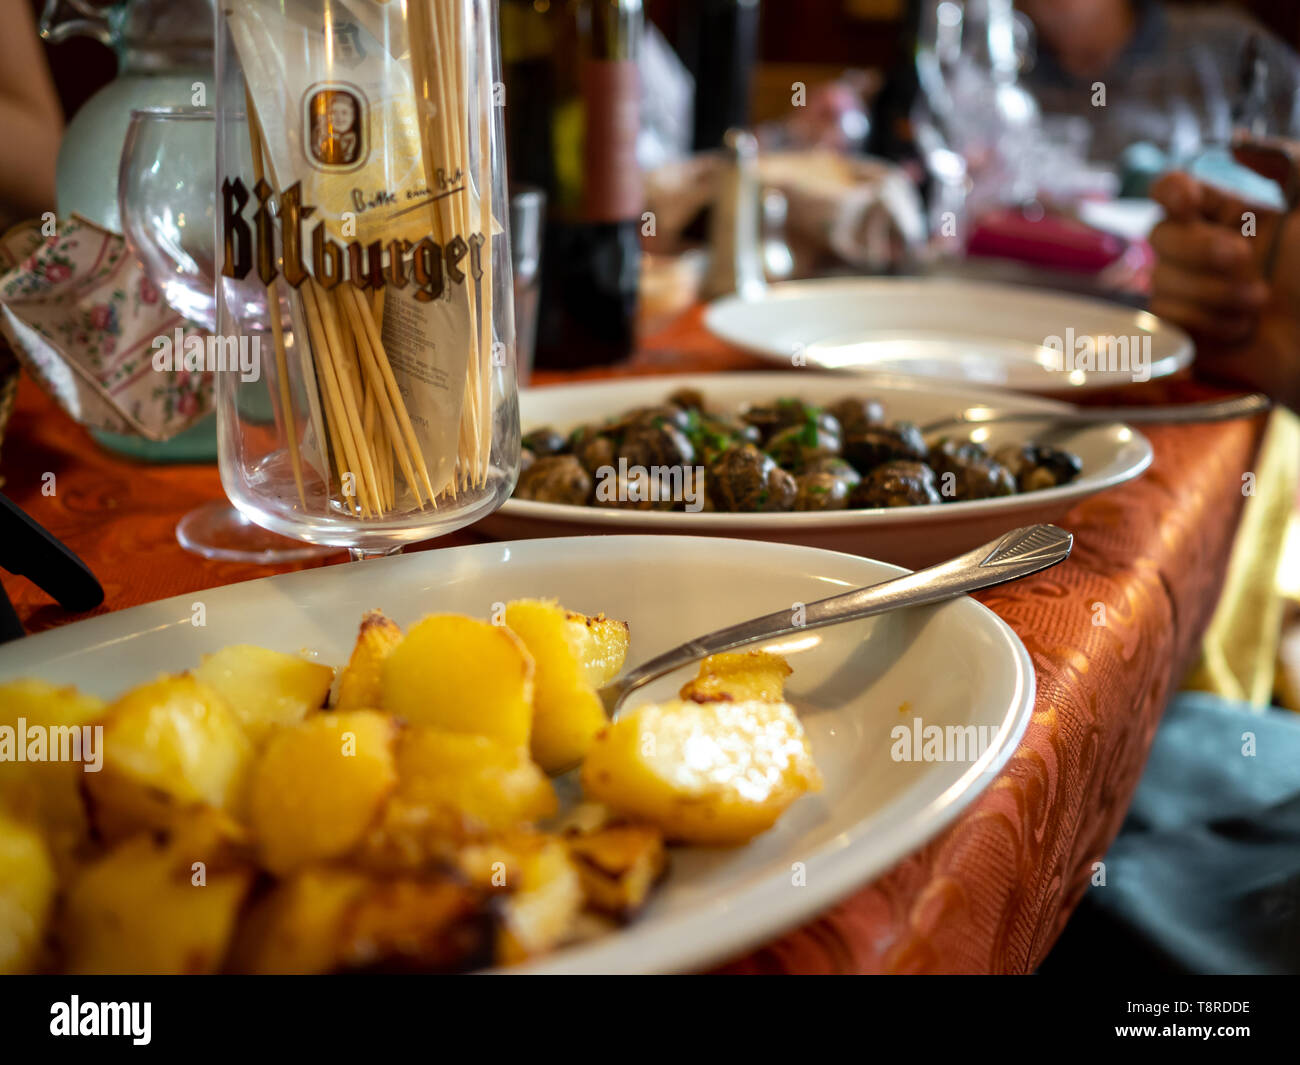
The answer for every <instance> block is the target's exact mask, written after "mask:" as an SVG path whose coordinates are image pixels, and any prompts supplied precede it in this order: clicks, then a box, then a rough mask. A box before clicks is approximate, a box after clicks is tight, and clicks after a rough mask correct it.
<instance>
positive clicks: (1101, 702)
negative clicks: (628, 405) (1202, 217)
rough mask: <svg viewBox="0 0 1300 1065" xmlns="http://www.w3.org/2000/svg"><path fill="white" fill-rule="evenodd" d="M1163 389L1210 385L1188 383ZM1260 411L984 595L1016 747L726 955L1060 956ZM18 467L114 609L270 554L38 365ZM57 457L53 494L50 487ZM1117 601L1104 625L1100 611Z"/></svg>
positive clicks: (689, 352)
mask: <svg viewBox="0 0 1300 1065" xmlns="http://www.w3.org/2000/svg"><path fill="white" fill-rule="evenodd" d="M760 366H761V364H759V363H757V362H755V361H754V360H752V359H751V358H749V357H748V356H746V355H743V354H741V353H739V352H736V351H733V350H730V349H728V348H726V347H725V346H724V345H722V344H721V343H719V342H717V341H714V340H712V339H711V338H709V337H708V336H707V334H705V333H704V332H703V330H702V329H701V328H700V325H699V319H698V313H690V314H687V315H686V316H684V317H683V318H682V319H680V320H679V321H677V322H676V323H674V324H673V325H671V326H670V327H668V328H667V329H664V330H662V331H660V332H659V333H658V334H656V335H655V336H654V337H653V338H651V339H650V340H649V341H648V342H647V343H646V345H645V346H644V348H643V350H642V351H641V352H640V353H639V354H638V355H637V356H636V358H634V359H633V360H631V361H630V362H629V363H628V364H627V365H625V366H622V367H619V368H618V369H617V370H613V371H610V370H606V371H600V372H598V374H596V375H602V374H610V373H671V372H685V371H712V370H730V369H754V368H760ZM573 376H575V375H567V376H565V375H558V374H548V375H539V378H538V381H539V383H543V384H545V383H554V382H556V381H560V380H569V379H572V377H573ZM1153 392H1154V393H1156V394H1159V395H1163V396H1167V397H1168V398H1175V399H1190V398H1202V397H1203V395H1204V394H1205V390H1204V389H1202V388H1201V387H1200V386H1198V385H1194V384H1191V383H1186V382H1184V383H1176V384H1173V385H1166V386H1162V387H1160V388H1158V389H1151V388H1148V393H1149V394H1150V393H1153ZM1262 430H1263V423H1262V421H1251V422H1231V423H1227V424H1222V425H1207V426H1182V427H1157V428H1153V429H1150V430H1148V431H1147V435H1148V436H1149V437H1150V439H1151V442H1152V444H1153V446H1154V447H1155V453H1156V458H1155V464H1154V466H1153V467H1152V469H1151V471H1150V472H1149V473H1148V474H1147V475H1146V476H1145V477H1144V478H1143V479H1142V480H1140V481H1138V482H1137V483H1134V484H1130V485H1127V486H1124V487H1122V488H1118V489H1114V490H1112V491H1110V492H1107V493H1105V494H1103V495H1101V496H1098V497H1096V498H1094V499H1092V500H1090V501H1088V502H1085V503H1083V504H1082V505H1080V506H1079V507H1077V508H1076V509H1075V510H1073V511H1072V512H1071V513H1070V514H1069V516H1068V517H1067V518H1066V519H1065V520H1064V521H1063V522H1062V524H1064V525H1065V526H1066V527H1068V528H1069V529H1071V530H1072V531H1073V532H1074V533H1075V537H1076V548H1075V552H1074V555H1073V557H1072V558H1071V559H1070V560H1069V562H1067V563H1066V564H1064V565H1062V566H1060V567H1058V568H1056V569H1054V570H1052V571H1050V572H1049V573H1047V574H1044V575H1042V576H1039V577H1036V578H1031V579H1029V580H1026V581H1022V582H1020V583H1018V584H1015V585H1011V586H1008V587H1007V588H1005V589H1001V590H995V591H993V592H991V593H988V594H986V595H984V596H982V597H981V598H982V600H983V601H984V602H985V603H986V604H987V605H988V606H990V607H991V608H992V609H993V610H995V611H997V613H998V614H1000V615H1001V616H1002V617H1003V618H1005V619H1006V621H1007V622H1008V623H1009V624H1010V625H1011V626H1012V628H1014V629H1015V630H1016V632H1017V633H1019V635H1020V638H1021V639H1022V640H1024V642H1025V646H1026V647H1028V649H1029V653H1030V654H1031V656H1032V657H1033V660H1034V665H1035V668H1036V670H1037V673H1038V705H1037V708H1036V712H1035V714H1034V718H1033V721H1032V723H1031V724H1030V726H1029V731H1028V733H1027V734H1026V736H1025V739H1024V742H1023V743H1021V745H1020V748H1019V750H1018V751H1017V752H1016V755H1015V757H1014V758H1013V759H1012V761H1011V763H1010V764H1009V765H1008V767H1007V768H1006V769H1005V770H1004V771H1003V773H1002V774H1001V776H1000V777H999V778H998V780H997V781H996V782H995V783H994V785H993V786H992V787H991V788H989V790H988V791H987V792H986V793H985V794H984V795H982V796H981V797H980V798H979V800H977V801H976V802H975V803H974V804H973V806H972V807H971V808H970V809H969V810H968V811H967V812H966V813H965V814H964V815H963V816H962V817H961V818H960V819H959V820H958V821H957V822H956V823H955V824H954V825H953V826H952V827H951V828H950V829H948V830H947V831H946V832H944V833H943V834H942V835H941V836H940V837H938V838H937V839H936V840H934V841H933V842H932V843H931V844H930V845H928V846H927V847H925V848H924V849H923V850H921V851H919V852H918V853H916V854H914V855H912V856H911V857H909V858H908V859H906V860H905V861H903V862H902V863H900V864H899V865H898V866H897V867H896V868H895V869H893V870H892V871H891V872H890V873H888V874H887V875H885V876H883V877H881V878H880V879H878V880H876V881H875V882H874V883H871V884H868V885H866V886H864V887H862V888H861V889H860V890H859V891H858V892H857V893H856V894H854V895H852V896H851V897H849V898H847V899H845V900H844V901H843V902H841V903H840V904H839V905H838V906H836V907H835V908H834V909H832V910H830V911H829V912H827V913H825V914H823V915H822V916H821V917H820V918H818V919H817V920H816V921H813V922H812V923H811V924H808V925H806V926H804V927H803V928H800V929H797V930H795V931H792V932H790V933H788V934H786V935H785V936H783V937H782V938H781V939H779V940H777V941H775V942H773V943H770V944H769V945H768V946H766V947H764V948H762V949H761V950H758V951H757V952H755V953H753V954H750V955H749V956H747V957H745V958H742V959H739V960H737V961H735V962H733V963H732V964H730V965H729V966H727V967H726V971H729V972H817V973H822V972H1014V973H1023V972H1030V971H1032V970H1033V969H1034V968H1035V967H1036V966H1037V965H1038V963H1039V962H1040V961H1042V959H1043V957H1044V956H1045V955H1046V954H1047V952H1048V950H1049V949H1050V948H1051V946H1052V944H1053V942H1054V941H1055V940H1056V937H1057V935H1058V934H1059V933H1060V931H1061V928H1062V927H1063V925H1064V923H1065V921H1066V920H1067V918H1068V917H1069V915H1070V913H1071V911H1072V910H1073V908H1074V906H1075V904H1076V903H1077V902H1078V900H1079V899H1080V897H1081V896H1082V894H1083V892H1084V891H1085V890H1087V887H1088V883H1089V878H1090V875H1091V873H1092V869H1093V863H1094V862H1097V861H1099V860H1100V859H1101V858H1102V856H1103V855H1104V854H1105V852H1106V850H1107V848H1108V846H1109V844H1110V842H1111V840H1112V839H1113V838H1114V836H1115V834H1116V832H1117V831H1118V830H1119V826H1120V822H1121V821H1122V820H1123V817H1124V813H1125V810H1126V809H1127V807H1128V804H1129V801H1130V799H1131V798H1132V795H1133V791H1134V788H1135V787H1136V786H1137V781H1138V776H1139V775H1140V773H1141V771H1142V767H1143V764H1144V763H1145V761H1146V755H1147V750H1148V748H1149V746H1150V743H1151V739H1152V736H1153V734H1154V732H1155V729H1156V725H1157V723H1158V722H1159V719H1160V714H1161V711H1162V709H1163V707H1164V704H1165V701H1166V700H1167V698H1168V697H1169V695H1170V693H1171V691H1172V690H1173V688H1174V687H1175V686H1176V684H1177V682H1178V679H1179V678H1180V677H1181V675H1182V673H1183V671H1184V670H1185V669H1186V667H1187V666H1188V665H1189V664H1190V663H1191V661H1192V660H1193V659H1194V657H1195V654H1196V650H1197V646H1198V642H1199V637H1200V635H1201V633H1202V630H1203V629H1204V627H1205V625H1206V623H1207V622H1208V620H1209V617H1210V615H1211V613H1212V611H1213V609H1214V605H1215V602H1216V599H1217V595H1218V590H1219V587H1220V584H1221V582H1222V579H1223V573H1224V568H1225V566H1226V564H1227V558H1228V553H1229V549H1230V547H1231V545H1232V539H1233V533H1234V531H1235V529H1236V526H1237V520H1238V517H1239V514H1240V510H1241V506H1242V502H1243V499H1242V480H1241V475H1242V473H1243V472H1245V471H1246V470H1248V469H1249V468H1250V465H1251V462H1252V461H1253V458H1254V455H1255V451H1256V449H1257V447H1258V444H1259V439H1260V435H1261V433H1262ZM0 473H2V474H3V476H4V477H5V481H6V483H5V486H4V491H5V492H6V493H7V494H8V495H9V496H10V497H11V498H12V499H14V500H15V501H16V502H17V503H18V504H19V505H20V506H22V507H23V508H24V509H25V510H27V512H28V513H29V514H31V515H32V517H34V518H35V519H36V520H37V521H39V522H41V523H42V524H43V525H45V526H46V527H47V528H48V529H49V530H50V531H51V532H53V533H54V534H55V535H56V536H58V537H60V538H61V539H62V540H63V541H64V542H65V543H67V544H68V545H69V546H70V547H71V548H72V549H73V550H74V551H76V552H77V553H78V554H79V555H81V557H82V558H83V559H85V560H86V562H87V563H89V564H90V566H91V568H92V569H94V571H95V572H96V574H98V576H99V577H100V579H101V581H102V582H103V584H104V588H105V591H106V593H107V600H106V603H105V605H104V607H102V608H101V611H104V610H120V609H122V608H123V607H128V606H134V605H135V604H138V603H145V602H150V601H152V600H155V599H161V598H164V597H166V596H171V595H180V594H183V593H187V592H192V591H196V590H198V589H202V588H210V587H213V586H216V585H221V584H229V583H232V582H234V581H241V580H249V579H251V578H254V577H259V576H265V575H266V573H268V572H270V571H269V570H267V569H266V568H264V567H255V566H245V565H238V564H230V563H212V562H206V561H204V560H202V559H199V558H197V557H195V556H193V555H190V554H187V553H186V552H185V551H183V550H182V549H181V548H180V547H179V546H178V545H177V543H176V540H175V538H174V535H173V530H174V528H175V525H176V521H177V519H178V518H179V517H180V516H181V515H182V514H183V513H184V512H185V511H186V510H188V509H190V508H191V507H193V506H195V505H196V504H198V503H202V502H205V501H207V500H210V499H214V498H218V497H219V496H220V495H221V486H220V482H219V480H218V477H217V472H216V470H215V468H213V467H207V466H147V465H141V464H137V463H133V462H131V461H129V460H126V459H122V458H119V457H116V456H113V455H110V454H108V453H106V452H104V451H102V450H100V449H99V448H98V447H96V446H95V445H94V443H93V442H92V441H91V440H90V438H89V437H88V436H87V434H86V433H85V432H84V431H83V430H81V429H80V428H78V427H77V426H75V425H73V424H72V423H71V422H69V421H68V420H67V419H66V418H65V417H63V416H62V415H61V414H59V413H58V412H57V411H56V409H55V408H54V406H53V404H52V403H50V402H49V401H48V400H47V399H46V398H45V396H44V395H42V394H41V393H40V392H39V391H38V390H37V389H36V388H35V387H34V386H33V385H32V384H31V382H30V381H24V382H23V384H22V386H21V388H20V390H19V398H18V406H17V410H16V412H15V414H14V417H13V420H12V422H11V424H10V426H9V430H8V432H7V434H6V439H5V443H4V448H3V463H2V465H0ZM46 473H53V474H54V475H55V485H56V491H55V493H54V494H53V495H45V494H43V492H42V484H43V483H44V482H43V480H42V475H43V474H46ZM473 539H474V537H473V535H472V534H471V533H461V534H458V535H457V536H453V537H449V538H447V539H445V540H442V541H439V546H447V545H449V544H456V543H466V542H470V541H472V540H473ZM342 558H343V556H342V555H340V556H339V559H340V560H342ZM287 568H295V567H287ZM4 587H5V589H6V591H7V592H8V594H9V596H10V598H11V599H12V600H13V602H14V606H15V608H16V609H17V611H18V615H19V617H20V618H21V619H22V620H23V622H24V624H25V625H26V626H27V628H28V630H29V631H36V630H39V629H43V628H49V627H51V626H54V625H58V624H62V623H64V622H66V621H69V620H73V618H71V617H69V616H68V615H67V614H65V613H64V612H63V611H62V610H60V609H59V608H58V607H57V606H55V605H54V604H52V603H50V602H49V601H48V600H47V599H46V598H45V597H44V596H43V595H42V594H41V593H40V592H39V591H37V590H36V589H35V588H34V587H33V586H31V585H30V584H29V583H28V582H27V581H25V580H23V579H20V578H14V577H10V576H8V575H4ZM1097 603H1102V604H1104V605H1105V608H1106V611H1105V616H1106V624H1105V625H1095V624H1094V623H1093V619H1094V617H1095V616H1096V615H1097V611H1095V609H1094V607H1095V604H1097Z"/></svg>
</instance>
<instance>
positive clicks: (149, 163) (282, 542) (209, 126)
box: [117, 107, 330, 565]
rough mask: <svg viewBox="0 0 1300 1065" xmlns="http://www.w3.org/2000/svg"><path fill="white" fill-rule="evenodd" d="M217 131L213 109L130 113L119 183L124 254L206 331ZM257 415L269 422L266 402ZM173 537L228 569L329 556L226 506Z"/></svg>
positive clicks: (183, 525)
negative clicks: (241, 564)
mask: <svg viewBox="0 0 1300 1065" xmlns="http://www.w3.org/2000/svg"><path fill="white" fill-rule="evenodd" d="M215 133H216V124H215V121H214V115H213V112H211V111H203V110H195V109H187V108H168V107H158V108H142V109H139V110H136V111H133V112H132V114H131V121H130V124H129V125H128V127H127V133H126V140H125V142H124V144H123V148H122V158H121V162H120V164H119V167H118V182H117V197H118V215H119V217H120V219H121V224H122V232H123V235H124V236H125V238H126V243H127V247H128V248H129V249H130V251H131V253H132V254H133V255H134V256H135V258H136V259H138V260H139V261H140V263H141V265H142V266H143V267H144V270H145V273H146V274H147V275H148V277H149V280H150V281H152V282H153V283H154V284H155V285H156V286H158V288H159V290H160V291H161V292H162V294H163V298H164V299H165V300H166V301H167V303H168V305H169V306H170V307H171V308H172V309H173V310H175V311H177V312H178V313H180V314H181V315H183V316H184V317H185V318H188V319H189V320H191V321H194V322H197V323H198V324H200V325H202V326H203V327H204V328H205V329H208V330H213V329H215V328H216V324H217V308H216V299H215V292H216V276H217V275H216V248H215V245H216V210H215V206H214V201H215V198H216V186H215V184H214V176H215V173H216V165H215V161H214V156H213V144H214V137H215ZM260 414H261V416H262V417H263V418H264V419H266V418H269V416H270V405H269V403H268V402H265V401H264V402H262V404H261V411H260ZM176 539H177V540H178V541H179V542H180V544H181V546H182V547H184V548H185V549H186V550H188V551H192V552H193V553H194V554H197V555H202V556H203V557H204V558H211V559H220V560H222V561H227V562H253V563H258V564H261V565H278V564H281V563H288V562H300V561H303V560H305V559H309V558H314V557H318V556H321V555H324V554H329V553H330V552H329V550H328V549H322V548H321V547H319V546H316V545H314V544H307V543H303V542H301V541H295V540H290V539H287V538H285V537H283V536H279V535H277V534H276V533H273V532H269V531H268V530H266V529H263V528H262V527H261V526H258V525H255V524H253V523H252V522H250V521H249V520H248V519H247V518H245V517H244V515H243V514H241V513H240V512H239V511H238V510H236V509H235V508H234V507H233V506H231V505H230V503H229V501H228V500H225V499H221V500H213V501H212V502H210V503H203V504H201V505H200V506H198V507H195V508H194V509H193V510H191V511H189V512H188V513H187V514H185V516H184V517H182V518H181V520H180V521H179V522H178V523H177V526H176Z"/></svg>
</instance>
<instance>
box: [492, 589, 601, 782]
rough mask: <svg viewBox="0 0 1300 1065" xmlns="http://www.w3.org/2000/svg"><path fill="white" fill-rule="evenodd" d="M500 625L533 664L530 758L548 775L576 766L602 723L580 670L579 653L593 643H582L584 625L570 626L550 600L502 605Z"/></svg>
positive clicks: (595, 699) (595, 698) (596, 699)
mask: <svg viewBox="0 0 1300 1065" xmlns="http://www.w3.org/2000/svg"><path fill="white" fill-rule="evenodd" d="M505 621H506V626H507V627H508V628H509V629H510V631H511V632H513V633H514V634H515V635H516V636H518V637H519V638H520V639H521V640H522V641H523V642H524V646H525V647H527V648H528V652H529V654H531V655H532V657H533V661H534V662H535V663H536V665H537V673H536V689H535V695H534V700H533V726H532V752H533V758H535V759H536V760H537V764H538V765H540V766H541V767H542V768H543V769H545V770H546V771H547V772H548V773H555V772H559V771H560V770H562V769H567V768H568V767H570V766H573V765H576V764H577V763H578V762H580V761H582V758H583V755H585V754H586V753H587V749H588V748H589V747H590V746H591V741H592V740H593V739H594V738H595V735H596V733H597V732H598V731H599V730H600V727H601V726H602V725H604V724H605V708H604V706H603V705H602V704H601V701H600V698H599V697H598V696H597V695H596V691H595V689H594V688H592V686H591V685H590V684H588V683H587V680H586V676H585V670H584V667H583V659H582V655H583V653H584V650H585V649H586V648H587V645H588V643H589V642H590V643H594V640H593V641H588V639H587V637H586V632H587V628H586V626H585V625H574V624H571V623H570V622H569V620H568V617H567V615H566V613H565V611H564V610H563V609H562V608H561V607H560V606H559V605H558V604H557V603H555V602H554V601H553V600H543V599H517V600H515V601H514V602H512V603H507V604H506V613H505Z"/></svg>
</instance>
